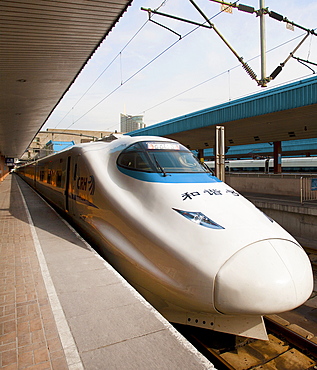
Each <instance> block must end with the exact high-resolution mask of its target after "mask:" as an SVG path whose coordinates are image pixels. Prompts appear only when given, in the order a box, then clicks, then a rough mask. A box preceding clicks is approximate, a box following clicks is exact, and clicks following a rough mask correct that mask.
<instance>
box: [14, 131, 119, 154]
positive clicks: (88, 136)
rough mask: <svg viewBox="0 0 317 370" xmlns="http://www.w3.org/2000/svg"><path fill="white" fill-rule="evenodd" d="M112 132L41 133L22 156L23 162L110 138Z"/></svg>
mask: <svg viewBox="0 0 317 370" xmlns="http://www.w3.org/2000/svg"><path fill="white" fill-rule="evenodd" d="M111 134H113V132H112V131H88V130H58V129H47V130H46V131H40V132H39V133H38V134H37V135H36V136H35V138H34V139H33V141H32V143H31V145H30V146H29V148H28V149H27V151H26V152H25V153H24V155H23V156H22V158H21V159H22V160H33V159H37V158H40V157H44V156H46V155H49V154H53V153H55V152H57V151H60V150H62V149H65V148H66V147H68V146H71V145H75V144H81V143H88V142H90V141H96V140H99V139H101V138H103V137H106V136H110V135H111Z"/></svg>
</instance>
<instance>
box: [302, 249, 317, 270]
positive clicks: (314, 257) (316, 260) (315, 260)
mask: <svg viewBox="0 0 317 370" xmlns="http://www.w3.org/2000/svg"><path fill="white" fill-rule="evenodd" d="M304 249H305V251H306V253H307V255H308V257H309V259H310V262H311V264H312V267H313V270H314V272H315V271H317V251H316V249H311V248H306V247H304Z"/></svg>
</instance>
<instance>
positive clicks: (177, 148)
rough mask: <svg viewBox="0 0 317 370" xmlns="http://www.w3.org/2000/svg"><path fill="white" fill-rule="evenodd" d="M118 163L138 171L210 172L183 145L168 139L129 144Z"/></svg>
mask: <svg viewBox="0 0 317 370" xmlns="http://www.w3.org/2000/svg"><path fill="white" fill-rule="evenodd" d="M117 163H118V165H119V166H121V167H125V168H129V169H131V170H136V171H145V172H161V173H162V174H163V175H165V174H166V173H179V172H187V173H192V172H195V173H197V172H209V170H208V168H206V167H205V166H203V165H202V164H201V163H200V162H199V160H198V159H197V158H196V157H195V156H194V155H193V154H192V153H191V152H190V151H189V150H188V149H187V148H185V147H184V146H183V145H181V144H179V143H175V142H168V141H151V142H150V141H145V142H139V143H136V144H133V145H131V146H129V147H128V148H127V149H125V150H124V151H123V152H122V153H121V154H120V156H119V158H118V162H117Z"/></svg>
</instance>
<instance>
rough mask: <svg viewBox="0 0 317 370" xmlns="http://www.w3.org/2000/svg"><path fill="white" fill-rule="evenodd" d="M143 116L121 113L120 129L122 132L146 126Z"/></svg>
mask: <svg viewBox="0 0 317 370" xmlns="http://www.w3.org/2000/svg"><path fill="white" fill-rule="evenodd" d="M144 127H145V123H144V122H143V116H130V115H127V114H123V113H121V114H120V129H121V132H130V131H135V130H139V129H140V128H144Z"/></svg>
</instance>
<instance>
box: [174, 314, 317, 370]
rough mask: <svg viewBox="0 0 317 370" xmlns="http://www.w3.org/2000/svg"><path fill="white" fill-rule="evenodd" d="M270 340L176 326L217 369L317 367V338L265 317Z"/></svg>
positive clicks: (294, 369)
mask: <svg viewBox="0 0 317 370" xmlns="http://www.w3.org/2000/svg"><path fill="white" fill-rule="evenodd" d="M265 323H266V326H267V331H268V336H269V340H268V341H261V340H255V339H250V338H243V337H237V336H234V335H230V334H225V333H217V332H210V331H209V330H205V329H200V328H190V327H187V326H182V325H175V327H176V329H177V330H179V331H180V332H181V333H182V334H183V335H184V336H185V337H186V338H187V339H188V340H189V341H190V342H191V343H192V344H193V345H194V346H195V347H196V348H197V349H198V350H199V351H200V352H201V353H202V354H204V355H205V356H206V357H207V358H208V359H209V360H210V361H211V362H212V363H213V364H214V366H215V367H216V368H217V369H218V370H223V369H225V370H227V369H230V370H251V369H252V370H259V369H261V370H284V369H285V370H290V369H291V370H313V369H317V338H316V337H313V338H310V339H308V338H306V337H305V336H304V335H300V334H298V333H296V332H294V331H293V330H290V328H288V327H287V326H285V325H282V324H280V323H279V322H278V321H276V320H274V319H272V318H268V317H266V318H265Z"/></svg>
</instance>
